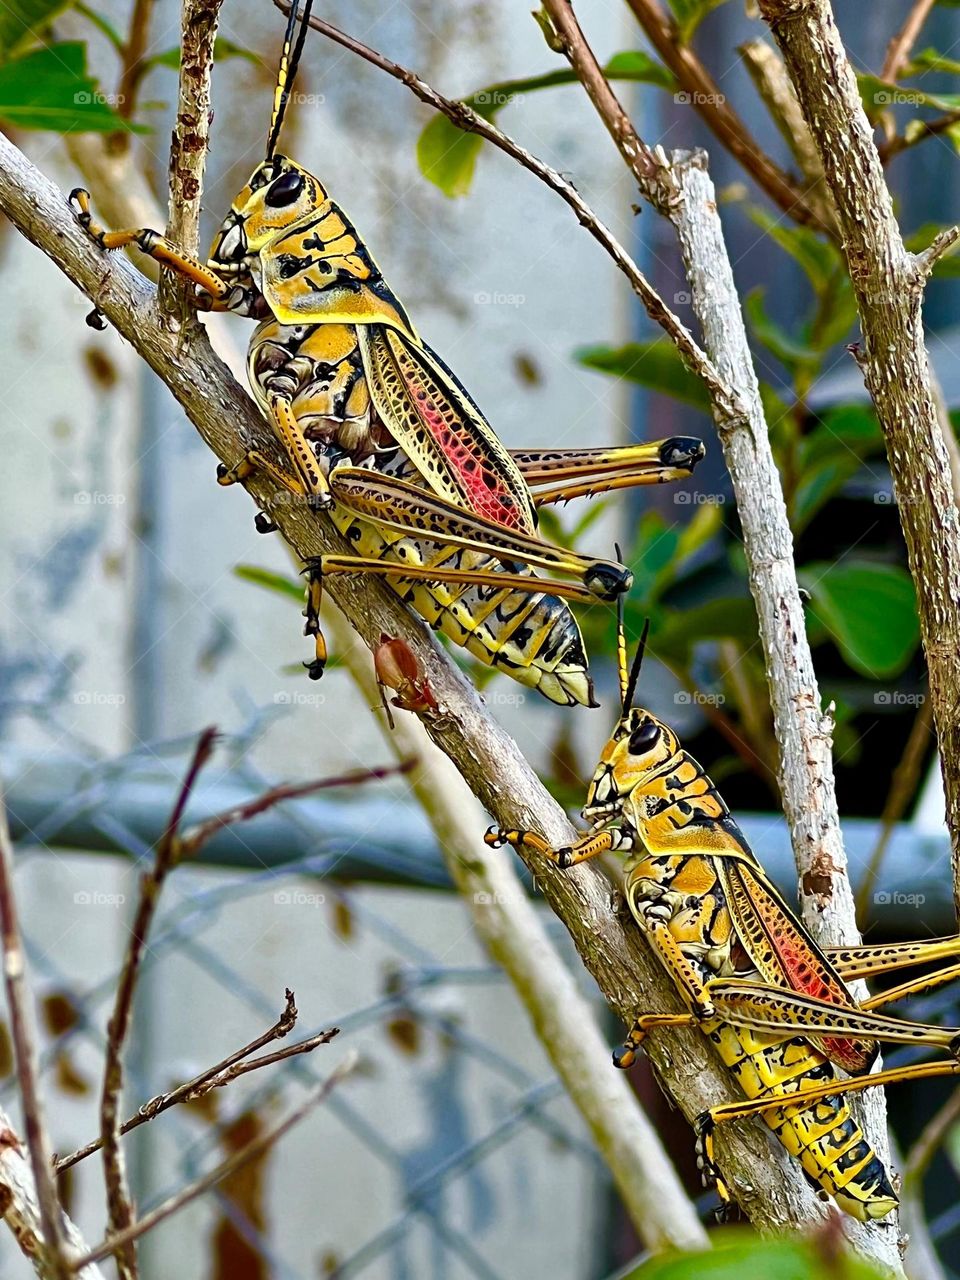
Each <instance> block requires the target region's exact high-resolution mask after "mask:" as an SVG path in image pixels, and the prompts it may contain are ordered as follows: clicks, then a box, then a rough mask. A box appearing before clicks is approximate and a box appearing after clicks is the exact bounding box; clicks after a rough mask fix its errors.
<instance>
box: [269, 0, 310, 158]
mask: <svg viewBox="0 0 960 1280" xmlns="http://www.w3.org/2000/svg"><path fill="white" fill-rule="evenodd" d="M312 8H313V0H306V3H305V4H304V6H303V17H302V18H301V19H300V30H299V32H298V31H297V17H298V14H299V10H300V0H291V4H290V13H289V16H288V17H287V30H286V34H285V35H284V38H283V50H282V52H281V54H280V66H279V68H278V69H277V87H276V90H275V91H274V95H273V118H272V119H271V121H270V135H269V137H268V138H267V156H266V158H267V159H268V160H272V159H273V155H274V152H275V151H276V149H277V143H278V142H279V140H280V130H281V128H282V127H283V117H284V115H285V114H286V110H287V102H288V100H289V98H290V91H291V89H292V88H293V82H294V80H295V79H296V77H297V68H298V67H299V66H300V55H301V54H302V53H303V45H304V41H305V40H306V38H307V27H308V25H309V22H310V10H311V9H312ZM294 35H296V44H295V45H294Z"/></svg>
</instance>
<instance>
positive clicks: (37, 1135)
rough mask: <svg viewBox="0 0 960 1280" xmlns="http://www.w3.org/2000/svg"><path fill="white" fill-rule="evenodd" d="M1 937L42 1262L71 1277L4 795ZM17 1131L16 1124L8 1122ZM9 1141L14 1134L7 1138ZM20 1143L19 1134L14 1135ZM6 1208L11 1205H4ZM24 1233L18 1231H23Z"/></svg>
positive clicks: (0, 810)
mask: <svg viewBox="0 0 960 1280" xmlns="http://www.w3.org/2000/svg"><path fill="white" fill-rule="evenodd" d="M0 937H2V945H3V981H4V987H5V990H6V995H7V1010H8V1012H9V1014H10V1034H11V1038H12V1040H13V1054H14V1061H15V1063H16V1068H17V1086H18V1088H19V1091H20V1100H21V1104H22V1106H23V1122H24V1127H25V1129H26V1134H27V1148H28V1150H29V1153H30V1164H31V1166H32V1168H33V1182H34V1187H35V1188H36V1196H37V1200H38V1202H39V1206H40V1225H41V1228H42V1232H43V1240H42V1244H41V1247H42V1254H41V1263H42V1269H41V1268H38V1270H39V1272H40V1274H41V1275H43V1276H50V1277H52V1278H53V1280H67V1278H68V1277H69V1276H70V1274H71V1266H70V1261H69V1258H68V1252H67V1242H66V1232H65V1230H64V1226H63V1222H62V1220H61V1210H60V1198H59V1196H58V1195H57V1184H56V1181H55V1179H54V1176H53V1167H52V1163H51V1152H50V1139H49V1137H48V1135H47V1127H46V1124H45V1123H44V1118H43V1107H42V1105H41V1102H40V1094H39V1090H38V1088H37V1033H36V1027H35V1026H34V1020H33V1015H32V1012H31V1009H30V1003H29V996H28V994H27V991H26V989H25V982H24V978H25V959H24V954H23V940H22V939H21V937H20V925H19V922H18V920H17V905H16V898H15V896H14V891H13V847H12V845H11V843H10V830H9V827H8V826H7V811H6V806H5V805H4V803H3V800H2V798H0ZM5 1132H6V1133H7V1134H10V1135H11V1136H12V1130H10V1129H9V1128H7V1129H6V1130H5ZM7 1141H8V1142H9V1138H8V1139H7ZM13 1144H14V1145H15V1144H16V1138H13ZM5 1212H6V1211H5ZM18 1238H19V1237H18Z"/></svg>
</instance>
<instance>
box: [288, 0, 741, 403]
mask: <svg viewBox="0 0 960 1280" xmlns="http://www.w3.org/2000/svg"><path fill="white" fill-rule="evenodd" d="M273 2H274V4H275V5H276V6H277V8H278V9H280V10H281V12H283V13H288V12H289V8H290V6H289V2H288V0H273ZM310 26H311V27H313V29H314V30H315V31H319V32H320V34H321V35H324V36H326V37H327V38H328V39H329V40H333V41H334V42H335V43H336V44H339V45H342V46H343V48H345V49H349V50H350V52H351V53H355V54H356V55H357V56H358V57H360V58H363V59H364V60H365V61H366V62H369V63H371V64H372V65H373V66H375V67H379V68H380V70H381V71H385V72H386V73H387V75H390V76H393V78H394V79H395V80H399V81H400V83H401V84H405V85H406V86H407V88H408V89H409V90H410V91H411V93H413V94H415V95H416V97H418V98H419V99H420V101H421V102H424V103H426V104H427V106H428V107H433V109H434V110H435V111H439V112H441V114H443V115H445V116H446V117H447V119H448V120H450V121H451V122H452V123H453V124H455V125H456V126H457V128H459V129H463V130H465V131H466V132H467V133H476V134H477V135H478V136H479V137H481V138H484V139H485V140H486V141H487V142H492V143H493V145H494V146H495V147H499V149H500V150H501V151H503V152H505V153H506V154H507V155H508V156H511V157H512V158H513V159H514V160H516V161H517V163H518V164H520V165H522V166H523V168H524V169H527V170H529V172H530V173H532V174H534V175H535V176H536V177H537V178H539V179H540V181H541V182H544V183H546V185H547V186H548V187H549V188H550V189H551V190H552V191H555V192H556V193H557V195H558V196H560V198H561V199H562V200H564V201H565V202H566V203H567V204H568V205H569V206H570V208H571V209H572V210H573V211H574V213H575V214H576V215H577V220H578V221H579V222H580V224H581V226H583V227H584V228H586V230H587V231H588V232H589V233H590V235H592V236H593V238H594V239H595V240H596V241H597V242H598V243H599V244H601V245H602V246H603V247H604V249H606V251H607V253H608V254H609V255H610V257H611V258H612V259H613V261H614V262H615V263H616V264H617V266H618V267H619V268H620V270H621V271H622V272H623V274H624V275H625V276H626V277H627V279H628V280H629V281H630V285H631V288H632V289H633V291H634V293H635V294H636V295H637V297H638V298H639V299H640V301H641V302H642V303H643V306H644V308H645V310H646V312H647V315H648V316H649V317H650V319H651V320H653V321H654V322H655V323H656V324H658V325H660V327H661V328H662V329H663V330H664V332H665V333H666V334H667V335H668V337H669V338H670V339H671V341H672V342H673V344H674V345H675V346H676V348H677V351H678V352H679V353H680V356H681V358H682V360H683V362H684V364H685V365H686V366H687V368H689V369H690V370H691V371H692V372H693V373H695V374H697V375H698V376H699V377H700V378H701V379H702V380H703V382H704V384H705V385H706V387H707V390H708V391H709V392H710V395H711V397H712V398H713V400H714V401H715V403H716V404H717V406H718V407H719V411H720V413H721V415H722V417H723V418H724V420H725V421H729V422H731V423H736V422H742V421H744V420H745V417H746V414H745V410H744V407H743V405H742V404H741V403H740V402H739V400H738V398H737V397H736V395H734V394H733V392H732V391H731V389H730V387H729V386H728V385H727V384H726V383H725V382H724V381H723V379H722V378H720V377H719V375H718V374H717V371H716V369H715V368H714V366H713V363H712V362H711V360H710V358H709V356H708V355H707V354H706V352H705V351H704V350H703V349H702V347H700V345H699V344H698V343H697V341H696V339H695V338H694V337H693V334H691V333H690V331H689V329H687V327H686V325H685V324H684V323H683V322H682V320H681V319H680V318H679V316H677V315H675V314H674V312H672V311H671V310H670V308H669V307H668V306H667V304H666V302H665V301H664V300H663V298H662V297H661V296H660V294H659V293H658V292H657V291H656V289H654V288H653V286H652V285H651V284H650V282H649V281H648V280H647V278H646V277H645V276H644V274H643V272H642V271H641V270H640V268H639V267H638V266H637V264H636V262H634V260H633V258H631V257H630V255H629V254H628V253H627V251H626V249H624V247H623V246H622V245H621V244H620V243H619V241H618V240H617V239H616V237H615V236H614V235H613V233H612V232H611V231H610V230H609V228H608V227H606V226H605V225H604V223H603V222H601V220H600V219H599V217H598V216H597V214H596V213H595V212H594V211H593V209H592V208H591V207H590V205H588V204H587V202H586V201H585V200H584V199H583V197H582V196H581V195H580V193H579V192H578V191H577V189H576V188H575V187H574V186H573V184H572V183H570V182H568V181H567V179H566V178H564V177H563V176H562V174H560V173H558V172H557V170H556V169H551V167H550V166H549V165H548V164H544V162H543V161H542V160H539V159H538V158H537V157H536V156H534V155H532V154H531V153H530V152H529V151H527V150H526V148H524V147H522V146H521V145H520V144H519V143H518V142H515V141H514V140H513V138H511V137H509V136H508V135H507V134H505V133H504V132H503V131H502V130H500V129H498V128H497V126H496V125H495V124H491V122H490V121H489V120H485V119H484V118H483V116H481V115H478V114H477V113H476V112H475V111H473V110H471V108H470V107H468V106H467V104H466V103H464V102H457V101H455V100H454V99H451V98H445V97H444V96H443V94H441V93H438V92H437V90H436V89H433V88H431V86H430V85H428V84H427V83H426V81H424V80H422V79H421V78H420V76H418V75H416V73H415V72H413V71H409V70H407V69H406V68H405V67H402V66H400V64H399V63H396V62H393V61H392V60H391V59H390V58H387V57H385V56H384V55H383V54H382V53H378V52H377V51H376V50H375V49H371V48H370V47H369V45H365V44H363V42H362V41H360V40H357V39H355V38H354V37H353V36H349V35H346V34H345V33H344V32H343V31H340V30H339V29H338V28H337V27H334V26H332V25H331V24H330V23H329V22H324V21H323V19H322V18H315V17H311V19H310ZM660 163H662V161H661V162H660Z"/></svg>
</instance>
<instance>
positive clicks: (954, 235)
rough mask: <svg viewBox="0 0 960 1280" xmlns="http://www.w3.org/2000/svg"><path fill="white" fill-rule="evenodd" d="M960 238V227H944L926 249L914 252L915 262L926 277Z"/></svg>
mask: <svg viewBox="0 0 960 1280" xmlns="http://www.w3.org/2000/svg"><path fill="white" fill-rule="evenodd" d="M958 240H960V227H944V228H943V230H942V231H938V232H937V234H936V235H935V236H934V237H933V239H932V240H931V241H930V243H929V244H928V245H927V247H926V249H924V250H922V251H921V252H920V253H917V254H914V262H915V263H916V266H917V270H918V271H919V273H920V275H921V276H922V277H924V279H926V277H927V276H928V275H930V273H931V271H933V268H934V267H935V266H936V265H937V263H938V262H939V261H940V259H941V258H942V257H944V256H945V255H946V254H948V253H949V252H950V250H951V249H952V248H953V247H954V245H955V244H956V243H957V241H958Z"/></svg>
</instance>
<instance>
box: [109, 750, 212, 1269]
mask: <svg viewBox="0 0 960 1280" xmlns="http://www.w3.org/2000/svg"><path fill="white" fill-rule="evenodd" d="M215 741H216V732H215V731H214V730H213V729H206V730H204V732H203V733H202V734H201V735H200V738H199V739H198V741H197V745H196V748H195V750H194V753H193V758H192V760H191V762H190V765H189V767H188V769H187V773H186V777H185V778H184V781H183V784H182V785H181V788H180V792H179V794H178V796H177V799H176V802H175V804H174V806H173V811H172V813H171V815H170V819H169V821H168V823H167V828H166V830H165V831H164V833H163V835H162V837H161V838H160V840H159V842H158V843H157V848H156V853H155V855H154V862H153V867H152V868H151V870H149V871H147V872H145V873H144V875H143V876H142V877H141V879H140V892H139V894H138V897H137V906H136V910H135V911H134V914H133V922H132V924H131V926H130V939H129V941H128V943H127V947H126V951H125V953H124V958H123V964H122V965H121V968H120V977H119V978H118V980H117V991H116V995H115V997H114V1003H113V1012H112V1013H111V1015H110V1020H109V1022H108V1023H107V1046H106V1050H105V1052H104V1064H103V1085H102V1088H101V1091H100V1145H101V1148H102V1150H103V1178H104V1183H105V1185H106V1191H107V1218H108V1221H109V1224H110V1233H109V1234H110V1235H111V1236H120V1235H122V1234H123V1233H124V1232H125V1231H126V1230H127V1228H129V1226H130V1225H131V1223H132V1222H133V1219H134V1209H133V1201H132V1199H131V1196H130V1188H129V1185H128V1183H127V1173H126V1168H125V1164H124V1159H123V1149H122V1147H121V1145H120V1098H121V1093H122V1090H123V1048H124V1045H125V1043H126V1039H127V1033H128V1031H129V1029H130V1023H131V1019H132V1016H133V998H134V994H135V992H136V989H137V979H138V978H139V976H140V962H141V960H142V959H143V953H144V951H145V950H146V945H147V935H148V934H149V932H150V926H151V924H152V923H153V918H154V915H155V914H156V910H157V906H158V904H159V901H160V893H161V891H162V889H163V885H164V881H165V880H166V878H167V876H168V875H169V873H170V872H171V871H172V870H173V868H174V866H175V865H176V863H177V860H178V857H179V849H178V844H177V841H178V836H179V832H180V823H181V821H182V819H183V814H184V810H185V809H186V807H187V802H188V801H189V799H190V795H191V792H192V791H193V788H194V785H195V784H196V781H197V778H198V777H199V775H200V771H201V770H202V769H203V766H204V765H205V764H206V762H207V761H208V760H209V759H210V756H211V755H212V754H213V747H214V743H215ZM115 1256H116V1263H117V1271H118V1272H119V1274H120V1277H121V1280H127V1278H128V1277H129V1278H130V1280H135V1277H136V1276H137V1274H138V1268H137V1258H136V1254H135V1252H134V1249H133V1245H132V1244H129V1243H128V1244H126V1245H122V1246H121V1245H120V1244H118V1245H117V1249H116V1253H115Z"/></svg>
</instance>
